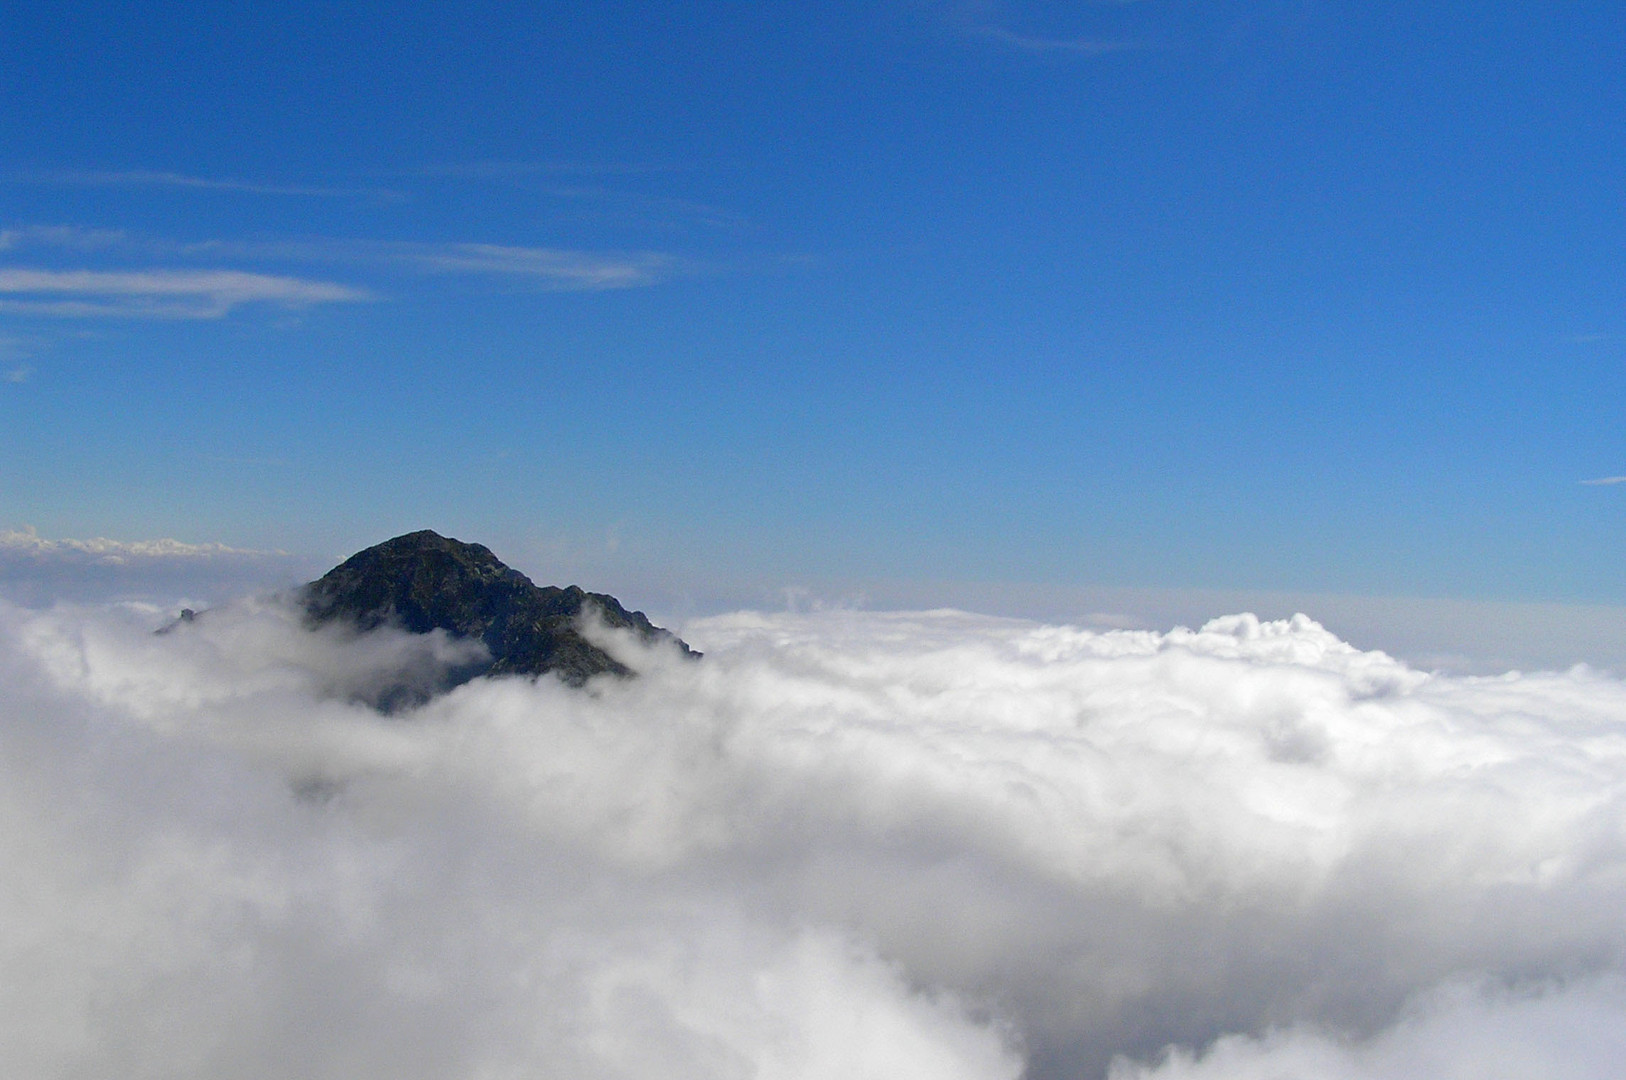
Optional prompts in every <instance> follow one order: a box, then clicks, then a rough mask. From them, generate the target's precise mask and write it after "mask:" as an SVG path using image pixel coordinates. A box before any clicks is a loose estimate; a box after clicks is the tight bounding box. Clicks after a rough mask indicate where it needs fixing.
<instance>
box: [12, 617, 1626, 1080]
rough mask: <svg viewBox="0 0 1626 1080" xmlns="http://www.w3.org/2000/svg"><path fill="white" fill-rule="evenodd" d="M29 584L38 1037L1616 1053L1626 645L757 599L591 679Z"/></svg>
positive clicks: (1362, 1079)
mask: <svg viewBox="0 0 1626 1080" xmlns="http://www.w3.org/2000/svg"><path fill="white" fill-rule="evenodd" d="M165 616H166V613H165V612H163V611H160V610H159V609H157V608H154V607H149V606H144V605H140V604H122V605H106V604H101V605H78V606H75V605H66V604H63V605H57V606H54V607H49V608H39V607H36V608H32V609H29V608H23V607H16V606H9V605H4V604H0V686H3V687H4V693H3V694H0V867H3V873H0V1046H3V1047H4V1048H5V1050H4V1056H5V1058H6V1061H7V1063H8V1064H7V1066H6V1071H7V1072H8V1073H10V1074H11V1075H16V1076H29V1077H42V1078H69V1077H72V1078H81V1077H82V1078H86V1080H90V1078H96V1080H102V1078H106V1077H110V1076H117V1077H120V1078H128V1080H139V1078H147V1077H152V1078H158V1077H163V1078H165V1080H184V1078H199V1080H201V1078H219V1077H231V1078H233V1080H256V1078H266V1080H270V1078H278V1080H282V1078H286V1077H289V1076H300V1077H308V1078H311V1080H326V1078H332V1080H340V1078H343V1080H373V1078H377V1080H386V1078H387V1080H417V1078H424V1080H428V1078H435V1080H446V1078H468V1080H476V1078H478V1080H499V1078H503V1080H506V1078H520V1077H525V1078H555V1077H557V1078H560V1080H564V1078H570V1080H598V1078H603V1080H612V1078H616V1080H620V1078H627V1080H631V1078H648V1077H661V1078H663V1080H668V1078H670V1080H684V1078H730V1080H731V1078H740V1080H750V1078H756V1080H791V1078H829V1080H838V1078H839V1080H865V1078H876V1080H882V1078H884V1080H914V1078H920V1080H927V1078H931V1080H939V1078H941V1080H951V1078H952V1080H999V1078H1005V1080H1012V1078H1016V1077H1019V1076H1027V1077H1031V1078H1033V1080H1060V1078H1075V1077H1078V1078H1100V1077H1111V1080H1154V1078H1155V1080H1172V1078H1193V1080H1196V1078H1201V1080H1219V1078H1225V1080H1236V1078H1248V1080H1289V1078H1305V1080H1310V1078H1315V1080H1322V1078H1332V1080H1344V1078H1348V1080H1377V1078H1383V1080H1398V1078H1402V1077H1404V1078H1412V1077H1416V1078H1423V1077H1428V1078H1431V1080H1440V1078H1444V1080H1451V1078H1458V1077H1460V1078H1464V1080H1466V1078H1469V1077H1473V1078H1476V1080H1480V1078H1486V1077H1510V1078H1511V1077H1519V1078H1531V1077H1544V1078H1568V1077H1576V1078H1581V1077H1586V1078H1589V1080H1590V1078H1595V1077H1599V1076H1607V1075H1619V1074H1621V1072H1622V1070H1623V1068H1626V683H1623V682H1622V681H1620V680H1619V679H1616V678H1613V677H1610V676H1606V675H1603V674H1600V673H1597V672H1593V671H1589V670H1587V669H1585V668H1576V669H1573V670H1570V671H1567V672H1563V673H1546V674H1524V675H1518V674H1512V675H1507V676H1503V677H1453V676H1445V675H1439V674H1429V673H1424V672H1420V671H1417V670H1414V669H1412V668H1410V667H1408V666H1406V665H1405V664H1403V663H1401V662H1399V661H1397V660H1394V659H1392V658H1390V657H1389V656H1386V655H1384V654H1382V653H1376V652H1363V651H1359V650H1357V649H1355V648H1353V647H1351V646H1349V645H1347V644H1345V643H1343V642H1341V641H1339V640H1338V639H1337V638H1336V637H1335V636H1333V635H1332V634H1330V633H1328V632H1327V631H1326V630H1324V629H1323V628H1322V627H1321V626H1319V625H1317V624H1316V623H1315V622H1312V621H1310V620H1309V619H1306V618H1303V617H1298V618H1295V619H1292V620H1287V621H1279V622H1260V621H1259V620H1257V619H1254V618H1253V617H1251V616H1245V615H1244V616H1235V617H1229V618H1225V619H1219V620H1216V621H1213V622H1210V623H1208V624H1207V625H1205V626H1203V627H1202V628H1201V629H1199V630H1188V629H1177V630H1174V631H1172V632H1169V633H1156V632H1150V631H1122V630H1121V631H1090V630H1084V629H1079V628H1073V627H1066V626H1047V625H1040V624H1036V623H1031V622H1024V621H1017V620H1007V619H995V618H989V617H980V616H972V615H966V614H963V613H958V612H948V611H944V612H930V613H915V614H884V613H867V612H856V611H824V612H811V613H800V614H796V613H789V614H773V615H767V614H757V613H739V614H731V615H726V616H720V617H714V618H707V619H702V620H698V621H695V622H692V623H690V624H688V625H686V626H684V627H683V628H682V629H683V632H684V635H685V637H687V638H688V640H690V642H691V643H692V644H694V645H695V646H696V647H698V648H701V649H703V650H705V652H706V656H705V659H704V660H703V661H701V662H698V663H694V662H686V661H684V660H682V659H681V658H679V657H678V656H676V655H675V654H673V653H670V652H666V651H661V650H658V649H657V650H654V651H647V650H644V649H641V648H640V647H639V646H637V645H636V644H634V643H633V642H631V641H629V640H619V639H617V640H613V642H612V643H613V645H614V647H615V648H616V649H617V650H619V651H620V652H621V653H622V654H623V655H624V656H625V657H626V658H627V659H628V660H629V661H630V662H631V663H632V664H633V666H635V667H637V668H638V669H639V670H641V671H642V672H643V675H642V676H641V677H639V678H637V679H632V680H626V681H618V680H614V679H608V680H604V681H597V682H595V683H593V684H591V685H590V686H589V687H588V688H587V689H586V690H585V691H580V690H572V689H570V688H568V687H565V686H562V685H560V684H558V683H557V682H555V681H553V680H550V679H542V680H540V681H535V682H532V681H527V680H522V679H503V680H477V681H475V682H473V683H470V684H468V685H466V686H463V687H461V688H459V689H457V690H456V691H454V692H452V693H450V694H448V695H445V696H443V697H440V698H437V699H435V700H433V701H431V702H429V703H428V704H427V705H424V706H423V707H421V708H418V709H415V710H412V711H408V712H405V713H399V714H396V715H390V716H385V715H381V714H380V713H378V712H376V711H375V710H373V709H370V708H369V707H367V706H366V704H365V701H366V700H367V698H368V695H369V693H370V691H371V690H372V689H374V688H376V686H378V685H380V684H382V683H383V682H385V681H387V680H389V679H391V678H394V677H396V673H398V672H400V671H401V670H409V669H410V670H417V671H420V672H429V673H432V672H433V671H434V670H436V669H437V667H438V666H442V665H446V664H454V663H457V662H458V661H459V660H460V659H461V658H462V654H463V652H464V650H465V649H466V646H464V645H462V644H460V643H458V642H453V641H448V640H447V639H445V638H443V637H440V636H438V635H435V636H429V637H422V638H414V637H409V636H406V635H402V634H397V633H393V632H389V631H385V632H382V633H379V634H375V635H370V636H367V637H363V638H359V639H357V638H351V637H346V636H344V635H343V634H340V633H337V632H331V631H327V632H321V633H314V632H311V631H308V630H306V629H304V628H302V626H301V624H300V621H299V619H298V617H297V615H295V614H294V613H293V612H291V611H290V610H289V609H288V608H287V607H285V606H283V605H281V604H279V603H278V602H276V601H273V600H255V601H246V600H245V601H239V602H237V603H234V604H231V605H228V606H225V607H221V608H218V609H215V610H212V611H210V612H208V613H206V614H205V615H204V616H203V617H201V618H200V619H198V620H197V621H196V622H193V623H187V624H182V625H181V626H178V627H177V628H176V629H175V630H174V631H173V632H169V633H165V634H154V633H153V630H154V629H155V628H156V627H158V626H160V625H162V624H163V623H164V622H165V621H166V617H165Z"/></svg>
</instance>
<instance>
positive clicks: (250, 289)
mask: <svg viewBox="0 0 1626 1080" xmlns="http://www.w3.org/2000/svg"><path fill="white" fill-rule="evenodd" d="M372 296H373V294H372V293H370V292H368V291H367V290H365V289H359V288H356V287H354V286H350V285H340V284H337V283H335V282H331V281H313V280H309V279H305V278H297V277H285V276H278V275H272V274H253V273H247V272H245V271H241V270H170V269H156V270H116V271H115V270H38V269H24V268H4V269H0V311H9V312H14V313H17V314H22V315H49V316H57V317H64V318H97V317H112V318H152V319H217V318H220V317H222V316H224V315H227V314H229V313H230V312H231V311H232V310H233V309H234V308H236V307H239V306H241V305H243V304H253V303H269V304H277V305H280V306H282V307H294V308H298V307H309V306H311V305H314V304H329V303H345V302H355V301H360V300H369V299H372Z"/></svg>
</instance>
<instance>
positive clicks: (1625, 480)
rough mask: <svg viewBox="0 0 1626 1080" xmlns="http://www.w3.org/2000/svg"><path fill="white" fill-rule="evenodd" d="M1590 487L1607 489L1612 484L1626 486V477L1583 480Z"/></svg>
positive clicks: (1601, 477) (1602, 477)
mask: <svg viewBox="0 0 1626 1080" xmlns="http://www.w3.org/2000/svg"><path fill="white" fill-rule="evenodd" d="M1581 483H1583V484H1585V485H1587V486H1588V487H1606V486H1608V485H1610V484H1626V476H1600V477H1598V478H1597V479H1596V480H1582V481H1581Z"/></svg>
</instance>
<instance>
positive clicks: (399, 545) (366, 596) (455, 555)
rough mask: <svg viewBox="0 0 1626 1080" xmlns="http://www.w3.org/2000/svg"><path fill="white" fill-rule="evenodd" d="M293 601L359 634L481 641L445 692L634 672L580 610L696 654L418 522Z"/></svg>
mask: <svg viewBox="0 0 1626 1080" xmlns="http://www.w3.org/2000/svg"><path fill="white" fill-rule="evenodd" d="M300 600H301V602H302V603H303V605H304V608H305V614H306V617H307V619H308V620H309V622H310V623H311V624H312V625H325V624H328V623H335V622H343V623H347V624H349V625H351V626H354V627H355V628H356V629H357V630H361V631H366V630H371V629H374V628H375V627H378V626H383V625H394V626H399V627H401V628H402V629H405V630H409V631H412V632H413V633H418V634H426V633H428V632H429V631H431V630H437V629H438V630H444V631H446V632H447V633H448V634H450V635H452V636H453V637H460V638H478V639H479V640H480V641H482V642H484V643H485V646H486V648H487V649H489V650H490V652H491V659H490V661H489V662H482V663H480V664H476V665H472V666H465V667H463V668H459V669H458V670H457V671H455V672H453V673H451V674H450V675H449V676H448V680H447V681H448V685H447V688H448V689H449V688H450V686H455V685H458V684H460V683H464V682H467V681H468V680H470V679H473V678H476V677H477V676H480V675H543V674H548V673H552V674H554V675H556V676H558V677H559V678H560V679H562V680H564V681H565V682H567V683H570V684H571V685H573V686H580V685H581V684H583V683H585V682H586V681H587V680H588V679H589V678H591V677H593V676H594V675H600V674H605V673H609V674H613V675H621V676H627V675H632V674H634V672H633V671H632V669H631V668H629V667H627V666H626V665H625V664H623V663H621V662H620V661H619V660H617V659H615V658H614V657H613V656H611V655H610V654H609V653H607V652H605V651H604V650H603V649H601V648H599V647H598V646H597V645H594V644H593V643H592V642H591V641H588V640H587V638H585V637H583V636H582V633H581V623H582V619H583V617H584V615H588V614H589V612H591V613H592V617H596V618H597V619H598V620H599V621H601V622H602V623H603V624H604V625H605V626H608V627H611V628H615V629H625V630H631V631H632V632H633V633H634V634H636V635H637V636H638V637H639V638H641V639H642V640H644V641H646V642H662V641H665V642H671V643H672V644H673V645H674V646H675V647H676V648H678V649H680V650H682V652H683V653H684V654H685V655H687V656H693V657H698V656H699V655H700V654H699V653H697V652H695V651H694V650H692V649H690V648H689V646H688V645H686V644H684V643H683V642H682V641H681V640H679V639H678V638H677V637H676V636H675V635H673V634H672V633H671V632H670V631H667V630H662V629H661V628H660V627H658V626H655V625H653V624H651V623H650V621H649V619H648V618H646V617H645V616H644V613H643V612H641V611H628V610H627V609H626V608H624V607H622V606H621V603H620V602H619V601H618V600H616V598H615V597H613V596H606V595H604V594H602V593H590V592H584V591H583V590H581V589H579V588H577V587H576V586H574V585H572V586H570V587H569V588H565V589H561V588H557V587H555V586H546V587H542V586H538V585H535V584H532V582H531V580H530V579H529V578H527V577H526V576H525V575H524V574H522V573H520V572H519V571H518V570H514V569H512V568H510V567H508V566H506V565H504V563H503V562H502V560H500V559H498V558H497V557H496V556H495V555H493V554H492V553H491V550H490V549H489V548H486V547H484V546H482V545H480V544H465V543H463V542H462V541H461V540H453V539H451V538H449V537H445V536H441V535H440V534H439V533H435V532H431V531H429V530H427V529H425V530H423V531H421V532H414V533H407V534H406V535H405V536H397V537H396V538H395V539H393V540H386V541H384V542H383V543H382V544H377V545H375V546H373V547H370V548H367V549H366V550H365V551H360V552H357V553H356V554H354V555H352V556H350V558H348V559H346V560H345V561H344V562H342V563H340V564H339V565H338V566H336V567H334V568H333V569H332V570H330V571H328V572H327V573H326V574H325V575H323V576H322V577H321V578H319V579H318V580H316V581H313V582H311V583H310V584H309V585H306V586H305V587H304V588H303V589H302V590H301V591H300Z"/></svg>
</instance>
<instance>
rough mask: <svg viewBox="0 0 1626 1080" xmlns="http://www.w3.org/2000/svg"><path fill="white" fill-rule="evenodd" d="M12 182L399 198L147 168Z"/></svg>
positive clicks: (38, 175) (29, 175) (31, 175)
mask: <svg viewBox="0 0 1626 1080" xmlns="http://www.w3.org/2000/svg"><path fill="white" fill-rule="evenodd" d="M8 179H9V180H10V181H11V182H12V183H27V184H64V185H69V186H73V187H167V188H189V189H192V190H196V191H226V192H237V193H240V194H244V195H291V196H298V197H304V198H318V199H344V198H357V197H362V198H388V199H402V198H405V196H404V195H403V194H402V193H401V192H398V191H390V190H388V189H384V188H340V187H322V186H319V185H315V184H271V183H262V182H259V181H254V180H236V179H230V178H227V179H216V178H213V177H207V176H188V175H186V174H185V173H177V172H165V171H161V170H150V169H130V170H124V171H114V172H102V171H96V170H85V171H80V170H61V171H51V172H26V173H14V174H12V175H11V176H10V177H8Z"/></svg>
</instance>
